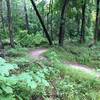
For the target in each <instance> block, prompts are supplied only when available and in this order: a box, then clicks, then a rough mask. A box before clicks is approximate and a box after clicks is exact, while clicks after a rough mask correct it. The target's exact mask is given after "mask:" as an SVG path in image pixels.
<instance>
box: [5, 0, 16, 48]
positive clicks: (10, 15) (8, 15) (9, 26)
mask: <svg viewBox="0 0 100 100" xmlns="http://www.w3.org/2000/svg"><path fill="white" fill-rule="evenodd" d="M6 4H7V18H8V30H9V37H10V45H11V47H14V35H13V27H12V14H11V4H10V0H6Z"/></svg>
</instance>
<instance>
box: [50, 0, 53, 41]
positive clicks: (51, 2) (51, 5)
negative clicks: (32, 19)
mask: <svg viewBox="0 0 100 100" xmlns="http://www.w3.org/2000/svg"><path fill="white" fill-rule="evenodd" d="M50 8H51V11H50V12H51V23H50V24H51V39H52V40H53V26H52V24H53V22H52V21H53V19H52V18H53V0H51V1H50Z"/></svg>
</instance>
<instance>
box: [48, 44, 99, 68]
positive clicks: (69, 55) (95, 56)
mask: <svg viewBox="0 0 100 100" xmlns="http://www.w3.org/2000/svg"><path fill="white" fill-rule="evenodd" d="M52 51H55V52H56V53H57V54H58V55H59V58H60V59H61V60H62V61H69V62H71V63H79V64H83V65H87V66H89V67H92V68H95V69H100V46H99V44H98V45H96V46H93V47H91V48H89V47H88V46H86V45H80V44H79V43H67V44H66V45H65V46H64V47H63V48H62V47H57V46H56V47H53V48H51V49H49V51H48V52H52ZM48 52H47V53H48Z"/></svg>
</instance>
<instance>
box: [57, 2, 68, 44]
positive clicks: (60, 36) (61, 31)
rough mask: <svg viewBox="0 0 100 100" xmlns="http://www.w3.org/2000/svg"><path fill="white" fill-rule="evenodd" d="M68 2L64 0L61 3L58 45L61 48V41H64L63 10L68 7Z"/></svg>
mask: <svg viewBox="0 0 100 100" xmlns="http://www.w3.org/2000/svg"><path fill="white" fill-rule="evenodd" d="M68 1H69V0H64V2H63V7H62V11H61V19H60V31H59V45H60V46H63V41H64V35H65V18H64V16H65V9H66V6H67V5H68Z"/></svg>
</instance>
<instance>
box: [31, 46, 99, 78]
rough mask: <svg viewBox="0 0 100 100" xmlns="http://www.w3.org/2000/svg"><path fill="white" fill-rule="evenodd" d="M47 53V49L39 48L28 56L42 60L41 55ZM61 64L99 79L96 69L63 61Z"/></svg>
mask: <svg viewBox="0 0 100 100" xmlns="http://www.w3.org/2000/svg"><path fill="white" fill-rule="evenodd" d="M47 51H48V49H47V48H39V49H36V50H33V51H31V52H30V54H31V56H32V57H34V58H39V59H41V58H42V59H44V58H45V56H43V53H45V52H47ZM62 63H63V64H64V65H65V66H68V67H70V68H73V69H77V70H80V71H83V72H85V73H88V74H95V75H96V77H100V72H97V71H96V69H94V68H90V67H88V66H86V65H82V64H79V63H73V62H68V61H63V62H62Z"/></svg>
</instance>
